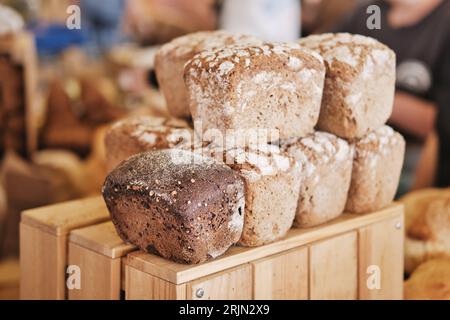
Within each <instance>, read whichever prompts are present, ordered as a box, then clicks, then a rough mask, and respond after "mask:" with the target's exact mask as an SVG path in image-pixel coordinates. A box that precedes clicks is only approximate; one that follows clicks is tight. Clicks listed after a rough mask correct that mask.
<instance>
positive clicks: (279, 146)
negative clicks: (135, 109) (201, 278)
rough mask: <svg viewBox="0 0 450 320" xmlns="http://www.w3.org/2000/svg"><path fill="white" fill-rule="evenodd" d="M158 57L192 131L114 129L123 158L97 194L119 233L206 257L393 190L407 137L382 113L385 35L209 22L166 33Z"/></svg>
mask: <svg viewBox="0 0 450 320" xmlns="http://www.w3.org/2000/svg"><path fill="white" fill-rule="evenodd" d="M156 70H157V76H158V79H159V80H160V85H161V88H162V91H163V93H164V94H165V97H166V100H167V103H168V107H169V109H170V110H171V112H172V114H173V115H175V116H178V117H184V118H187V117H190V116H192V119H193V123H194V128H193V129H194V130H193V131H189V130H191V129H186V128H187V126H185V125H180V124H179V123H177V124H176V125H174V124H173V123H172V121H168V120H164V119H128V120H125V121H122V122H120V123H118V124H116V125H115V126H114V127H113V128H112V129H111V130H110V133H109V134H108V137H107V138H106V147H107V153H108V158H109V159H110V166H111V168H113V167H115V166H116V165H117V164H119V162H120V164H119V165H118V166H117V167H116V168H115V169H114V170H113V171H112V172H111V173H110V175H109V176H108V177H107V179H106V182H105V185H104V189H103V194H104V198H105V201H106V204H107V206H108V208H109V210H110V212H111V215H112V219H113V221H114V223H115V225H116V227H117V230H118V232H119V234H120V235H121V237H122V238H123V239H124V240H126V241H129V242H132V243H133V244H135V245H137V246H139V247H140V248H141V249H143V250H145V251H148V252H155V251H156V252H157V253H158V254H160V255H161V256H163V257H165V258H169V259H172V260H175V261H179V262H183V263H200V262H203V261H205V260H207V259H210V258H215V257H217V256H219V255H221V254H223V253H224V252H225V251H226V250H227V249H228V248H229V247H230V246H232V245H233V244H236V243H238V244H240V245H243V246H259V245H263V244H267V243H270V242H273V241H276V240H279V239H281V238H283V237H284V236H285V235H286V233H287V232H288V231H289V229H290V228H291V227H292V225H295V226H297V227H311V226H316V225H319V224H322V223H325V222H327V221H330V220H332V219H334V218H336V217H338V216H339V215H340V214H342V213H343V212H344V210H345V209H347V210H349V211H351V212H354V213H365V212H369V211H373V210H376V209H379V208H381V207H383V206H386V205H388V204H389V203H390V202H391V201H392V199H393V197H394V193H395V191H396V187H397V184H398V179H399V174H400V169H401V164H402V159H403V149H404V141H403V139H402V137H401V136H400V135H399V134H397V133H395V132H394V131H393V130H392V129H391V128H389V127H387V126H384V124H385V122H386V121H387V119H388V117H389V115H390V113H391V110H392V103H393V92H394V76H395V55H394V53H393V52H392V51H391V50H390V49H388V48H387V47H385V46H384V45H382V44H380V43H379V42H377V41H375V40H372V39H369V38H365V37H361V36H352V35H348V34H336V35H332V34H328V35H323V36H313V37H310V38H306V39H303V40H301V41H300V44H295V43H290V44H287V43H286V44H274V43H263V42H261V41H259V40H257V39H254V38H251V37H247V36H236V35H230V34H227V33H226V32H223V31H220V32H202V33H196V34H192V35H187V36H184V37H182V38H179V39H176V40H174V41H172V42H171V43H170V44H168V45H165V46H163V47H162V48H161V49H160V51H159V52H158V54H157V60H156ZM183 77H184V82H182V81H181V79H183ZM380 90H382V92H381V93H382V94H380ZM155 121H156V122H157V123H155ZM316 128H318V129H319V130H320V131H316ZM179 130H184V131H185V130H188V131H187V132H188V133H187V134H181V133H180V132H179ZM190 133H192V135H193V136H194V135H195V137H196V139H199V140H200V141H201V142H202V143H201V144H197V143H194V142H193V140H191V141H188V139H189V138H191V135H190ZM196 139H194V140H196ZM197 146H200V148H198V149H197ZM161 149H165V150H161ZM194 149H195V150H194ZM140 152H143V153H140ZM133 154H137V155H134V156H132V155H133ZM130 156H132V157H131V158H128V157H130ZM127 158H128V159H127ZM125 159H127V160H125ZM122 160H125V161H123V162H121V161H122Z"/></svg>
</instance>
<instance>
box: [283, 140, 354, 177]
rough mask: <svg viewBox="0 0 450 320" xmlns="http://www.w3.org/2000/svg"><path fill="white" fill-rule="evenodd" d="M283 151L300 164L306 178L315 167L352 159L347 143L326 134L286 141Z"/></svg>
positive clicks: (311, 173)
mask: <svg viewBox="0 0 450 320" xmlns="http://www.w3.org/2000/svg"><path fill="white" fill-rule="evenodd" d="M283 149H285V150H287V152H288V153H289V154H290V155H292V156H293V157H294V158H295V159H296V160H297V161H300V163H302V165H303V167H304V169H305V173H306V176H308V177H309V176H312V175H313V174H314V173H315V172H316V171H317V167H318V166H321V165H325V164H328V163H330V162H331V161H333V163H339V162H342V161H346V160H349V159H352V158H353V148H352V147H351V146H350V145H349V144H348V143H347V141H345V140H343V139H340V138H338V137H336V136H335V135H332V134H330V133H326V132H315V133H314V134H313V135H311V136H309V137H306V138H302V139H296V140H295V141H288V142H286V143H284V144H283Z"/></svg>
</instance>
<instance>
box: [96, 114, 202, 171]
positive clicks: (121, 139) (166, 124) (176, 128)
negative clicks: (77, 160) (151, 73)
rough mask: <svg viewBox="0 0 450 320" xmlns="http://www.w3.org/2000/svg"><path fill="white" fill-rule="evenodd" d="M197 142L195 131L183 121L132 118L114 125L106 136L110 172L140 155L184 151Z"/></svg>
mask: <svg viewBox="0 0 450 320" xmlns="http://www.w3.org/2000/svg"><path fill="white" fill-rule="evenodd" d="M193 142H194V132H193V130H192V129H190V128H189V126H188V124H187V123H186V122H185V121H183V120H178V119H165V118H158V117H147V116H141V117H132V118H128V119H124V120H121V121H119V122H117V123H115V124H114V125H113V126H112V127H111V128H110V129H109V130H108V132H107V134H106V136H105V148H106V163H107V167H108V170H112V169H114V168H115V167H116V166H117V165H118V164H119V163H120V162H122V161H123V160H126V159H127V158H129V157H130V156H133V155H135V154H138V153H142V152H146V151H151V150H160V149H169V148H181V149H188V148H189V147H190V146H191V145H192V144H193Z"/></svg>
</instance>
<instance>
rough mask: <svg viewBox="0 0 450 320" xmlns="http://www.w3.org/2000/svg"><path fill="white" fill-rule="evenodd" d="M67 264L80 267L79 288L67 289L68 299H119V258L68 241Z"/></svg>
mask: <svg viewBox="0 0 450 320" xmlns="http://www.w3.org/2000/svg"><path fill="white" fill-rule="evenodd" d="M68 262H69V265H76V266H78V267H79V268H80V271H81V275H80V276H81V277H80V284H81V288H80V289H72V290H68V298H69V300H119V299H120V290H121V283H120V282H121V274H120V269H121V259H120V258H116V259H112V258H109V257H107V256H105V255H102V254H99V253H96V252H94V251H92V250H88V249H86V248H83V247H81V246H78V245H76V244H74V243H69V258H68Z"/></svg>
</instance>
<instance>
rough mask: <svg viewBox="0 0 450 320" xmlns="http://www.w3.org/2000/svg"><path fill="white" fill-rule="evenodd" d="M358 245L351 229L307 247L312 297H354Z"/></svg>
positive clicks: (342, 298)
mask: <svg viewBox="0 0 450 320" xmlns="http://www.w3.org/2000/svg"><path fill="white" fill-rule="evenodd" d="M357 245H358V243H357V233H356V232H355V231H354V232H350V233H346V234H344V235H341V236H338V237H334V238H331V239H329V240H325V241H321V242H319V243H317V244H314V245H312V246H311V247H310V268H309V270H310V286H311V289H310V298H311V299H312V300H355V299H357V297H358V259H357V254H358V252H357Z"/></svg>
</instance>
